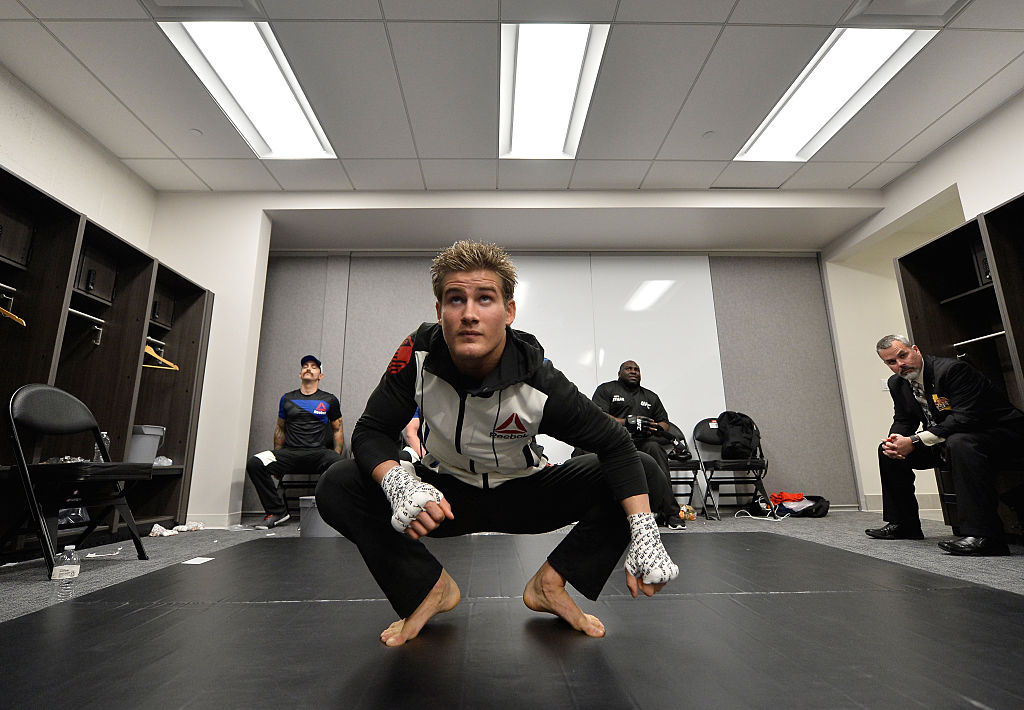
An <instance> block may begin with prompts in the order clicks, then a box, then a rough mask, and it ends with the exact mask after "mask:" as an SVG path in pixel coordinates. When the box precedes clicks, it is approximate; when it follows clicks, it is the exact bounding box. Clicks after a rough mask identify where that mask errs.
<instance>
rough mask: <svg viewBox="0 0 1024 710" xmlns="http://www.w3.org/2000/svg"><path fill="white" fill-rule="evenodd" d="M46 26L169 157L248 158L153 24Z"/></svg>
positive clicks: (228, 125) (245, 148)
mask: <svg viewBox="0 0 1024 710" xmlns="http://www.w3.org/2000/svg"><path fill="white" fill-rule="evenodd" d="M47 27H48V28H49V29H50V30H51V31H52V32H53V33H54V34H55V35H56V36H57V38H58V39H59V40H60V41H61V42H63V43H64V45H65V46H66V47H68V49H70V50H71V52H72V53H73V54H74V55H75V56H76V57H78V58H79V59H80V60H82V62H84V63H85V65H86V66H88V67H89V69H90V70H91V71H92V73H93V74H94V75H95V76H96V78H97V79H99V80H100V81H101V82H102V83H103V84H104V86H106V87H107V88H108V89H109V90H110V91H111V92H112V93H113V94H114V96H116V97H117V98H118V99H120V100H121V101H122V102H123V103H124V104H125V105H126V106H128V107H130V108H131V110H132V111H133V112H134V113H135V115H136V116H138V117H139V119H140V120H141V121H142V122H143V123H144V124H145V125H146V126H147V127H148V128H149V129H150V130H151V131H153V133H155V134H156V135H157V136H158V137H159V138H160V139H161V140H162V141H163V142H164V143H166V144H167V146H168V147H169V148H170V149H171V150H172V151H173V152H174V153H175V155H177V156H179V157H181V158H204V157H209V158H249V157H252V156H253V152H252V150H250V149H249V146H248V145H247V144H246V142H245V141H244V140H243V139H242V137H241V136H240V135H239V134H238V132H237V131H236V130H235V127H234V126H232V125H231V123H230V122H229V121H228V120H227V118H225V117H224V114H223V113H222V112H221V110H220V108H219V107H218V106H217V104H216V103H215V102H214V101H213V99H212V98H210V95H209V93H208V92H207V91H206V88H205V87H204V86H203V85H202V83H201V82H200V81H199V79H197V78H196V76H195V74H193V73H192V70H191V69H189V68H188V65H186V64H185V60H184V59H182V58H181V56H180V55H179V54H178V53H177V51H175V49H174V47H173V46H172V45H171V43H170V41H168V40H167V38H166V37H165V36H164V34H163V33H162V32H161V31H160V30H159V29H157V27H156V25H155V24H153V23H140V22H99V21H96V22H53V23H48V24H47ZM193 129H195V130H198V131H200V133H198V134H197V133H196V132H195V131H194V130H193Z"/></svg>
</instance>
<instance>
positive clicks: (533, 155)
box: [498, 24, 609, 159]
mask: <svg viewBox="0 0 1024 710" xmlns="http://www.w3.org/2000/svg"><path fill="white" fill-rule="evenodd" d="M608 29H609V25H581V24H524V25H511V24H504V25H502V26H501V84H500V91H499V97H500V98H499V128H498V157H500V158H528V159H544V158H546V159H551V158H555V159H564V158H575V157H576V149H577V148H578V147H579V142H580V136H581V135H582V133H583V123H584V121H585V120H586V117H587V110H588V109H589V108H590V99H591V96H592V95H593V92H594V84H595V82H596V81H597V70H598V68H599V67H600V65H601V56H602V55H603V54H604V45H605V42H606V40H607V38H608Z"/></svg>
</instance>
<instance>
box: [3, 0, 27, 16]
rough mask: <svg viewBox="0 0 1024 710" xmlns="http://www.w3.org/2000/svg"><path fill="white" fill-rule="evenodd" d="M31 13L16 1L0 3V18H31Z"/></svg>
mask: <svg viewBox="0 0 1024 710" xmlns="http://www.w3.org/2000/svg"><path fill="white" fill-rule="evenodd" d="M31 19H32V14H31V13H30V12H29V11H28V10H26V9H25V8H23V7H22V6H21V5H19V4H18V3H16V2H2V3H0V20H31Z"/></svg>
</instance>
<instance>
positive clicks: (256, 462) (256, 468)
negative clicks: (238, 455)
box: [245, 455, 266, 476]
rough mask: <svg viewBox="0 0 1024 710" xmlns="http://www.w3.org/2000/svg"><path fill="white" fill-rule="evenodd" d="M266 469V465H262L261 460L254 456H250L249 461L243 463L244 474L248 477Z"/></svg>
mask: <svg viewBox="0 0 1024 710" xmlns="http://www.w3.org/2000/svg"><path fill="white" fill-rule="evenodd" d="M265 468H266V464H265V463H263V459H261V458H260V457H259V455H256V456H250V457H249V460H248V461H246V462H245V472H246V473H247V474H249V475H250V476H251V475H252V474H253V473H254V472H255V473H258V472H260V471H262V470H263V469H265Z"/></svg>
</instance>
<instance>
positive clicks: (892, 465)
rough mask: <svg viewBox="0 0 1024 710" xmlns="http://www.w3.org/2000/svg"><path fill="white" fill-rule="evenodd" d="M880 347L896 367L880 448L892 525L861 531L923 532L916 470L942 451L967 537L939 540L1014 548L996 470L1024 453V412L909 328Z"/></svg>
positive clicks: (979, 551) (891, 536)
mask: <svg viewBox="0 0 1024 710" xmlns="http://www.w3.org/2000/svg"><path fill="white" fill-rule="evenodd" d="M875 349H876V350H877V352H878V356H879V357H880V358H881V359H882V362H884V363H885V364H886V365H887V366H888V367H889V369H890V370H892V371H893V372H894V373H895V374H894V375H893V376H892V377H890V378H889V383H888V384H889V394H891V395H892V401H893V409H894V415H893V420H892V426H891V427H890V428H889V436H888V437H886V438H885V439H884V440H883V441H882V443H881V445H880V446H879V447H878V465H879V470H880V473H881V477H882V517H883V519H884V520H885V521H886V523H887V524H886V525H885V526H883V527H881V528H872V529H868V530H865V531H864V532H865V533H867V535H868V536H869V537H873V538H876V539H880V540H895V539H910V540H920V539H922V538H923V537H924V535H923V534H922V533H921V520H920V518H919V517H918V510H917V499H916V498H915V497H914V471H913V469H915V468H916V469H922V468H933V467H935V466H937V465H938V464H939V461H940V459H941V458H945V459H946V460H948V462H949V467H950V470H951V471H952V474H953V485H954V486H955V489H956V495H957V513H958V517H959V519H960V520H959V527H960V532H961V533H963V535H964V537H961V538H958V539H953V540H944V541H942V542H940V543H939V547H941V548H942V549H943V550H945V551H947V552H949V553H951V554H954V555H968V556H976V557H977V556H986V555H1008V554H1010V550H1009V548H1008V547H1007V546H1006V540H1005V538H1004V535H1003V524H1002V521H1001V520H1000V518H999V514H998V511H997V506H998V498H997V494H996V490H995V485H994V481H993V474H994V472H996V471H998V470H1000V469H1001V468H1003V467H1005V465H1006V464H1007V463H1009V462H1018V461H1020V460H1021V459H1024V456H1022V453H1024V446H1022V445H1024V413H1022V412H1021V411H1020V410H1019V409H1017V408H1016V407H1014V406H1013V405H1012V404H1010V402H1009V401H1007V399H1006V396H1005V395H1004V394H1003V393H1002V392H1000V391H999V390H998V389H997V388H996V387H995V386H994V385H993V384H992V383H991V382H990V381H989V380H988V379H987V378H986V377H985V376H984V375H983V374H981V373H980V372H979V371H978V370H976V369H975V368H973V367H971V366H970V365H968V364H967V363H966V362H962V361H960V360H956V359H952V358H944V357H934V356H931V355H923V354H922V353H921V351H920V350H919V349H918V347H917V346H916V345H912V344H910V340H909V339H908V338H907V337H906V336H905V335H887V336H885V337H884V338H882V339H881V340H879V341H878V343H877V345H876V346H875ZM919 427H922V428H921V430H920V431H918V428H919ZM940 444H944V446H940Z"/></svg>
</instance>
